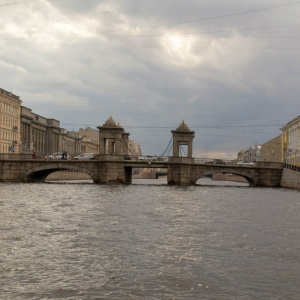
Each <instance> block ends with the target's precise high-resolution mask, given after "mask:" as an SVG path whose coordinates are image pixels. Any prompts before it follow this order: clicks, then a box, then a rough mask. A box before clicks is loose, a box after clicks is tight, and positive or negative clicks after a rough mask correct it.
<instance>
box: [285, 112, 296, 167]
mask: <svg viewBox="0 0 300 300" xmlns="http://www.w3.org/2000/svg"><path fill="white" fill-rule="evenodd" d="M281 130H282V136H283V138H282V139H283V151H284V162H286V163H288V164H292V165H296V166H300V116H298V117H296V118H294V119H293V120H291V121H290V122H288V123H287V124H286V125H285V126H283V127H282V129H281Z"/></svg>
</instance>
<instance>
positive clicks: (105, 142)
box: [97, 116, 132, 183]
mask: <svg viewBox="0 0 300 300" xmlns="http://www.w3.org/2000/svg"><path fill="white" fill-rule="evenodd" d="M97 128H98V129H99V160H101V168H100V171H99V174H98V177H99V183H129V182H131V176H132V175H131V169H130V170H129V169H128V170H127V169H125V168H124V156H123V153H127V151H128V139H129V133H127V132H125V131H124V128H123V127H122V126H120V124H117V123H116V122H115V121H114V119H113V118H112V116H110V117H109V119H107V120H106V122H105V123H104V124H103V125H102V126H98V127H97Z"/></svg>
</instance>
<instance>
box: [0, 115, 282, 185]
mask: <svg viewBox="0 0 300 300" xmlns="http://www.w3.org/2000/svg"><path fill="white" fill-rule="evenodd" d="M98 128H99V154H98V155H97V158H96V159H95V160H89V161H78V160H53V161H52V160H45V159H21V158H20V159H8V158H6V159H1V157H0V182H44V181H45V180H46V178H47V176H48V175H49V174H51V173H53V172H56V171H63V170H71V171H78V172H83V173H86V174H88V175H89V176H90V177H91V178H92V180H93V182H94V183H98V184H111V183H113V184H115V183H123V184H130V183H131V182H132V168H166V169H167V176H168V179H167V180H168V184H170V185H172V184H176V185H194V184H196V182H197V180H198V179H200V178H201V177H204V176H208V175H212V174H215V173H225V174H228V173H229V174H235V175H239V176H242V177H244V178H246V179H247V181H248V182H249V184H250V185H251V186H279V185H280V180H281V173H282V170H283V166H282V164H280V163H277V164H276V163H275V164H271V163H258V164H257V165H256V166H255V167H243V166H237V165H214V164H209V165H208V164H199V163H195V160H194V158H192V142H193V138H194V131H191V130H190V129H189V128H188V126H187V125H186V124H185V122H184V121H183V122H182V123H181V124H180V125H179V126H178V128H177V129H176V130H173V131H171V132H172V137H173V155H172V156H170V157H169V158H168V161H163V162H159V161H155V162H148V161H131V160H124V156H123V155H122V153H128V152H127V150H128V149H126V145H127V147H128V137H129V133H126V132H125V131H124V129H123V128H122V127H121V126H120V125H117V124H116V122H115V121H114V120H113V119H112V117H110V118H109V119H108V120H107V121H106V122H105V124H103V126H100V127H98ZM182 145H184V146H187V153H186V155H185V156H184V157H182V156H181V151H180V147H181V146H182Z"/></svg>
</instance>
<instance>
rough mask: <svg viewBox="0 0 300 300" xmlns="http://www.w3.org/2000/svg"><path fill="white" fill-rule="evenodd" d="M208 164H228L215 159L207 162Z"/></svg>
mask: <svg viewBox="0 0 300 300" xmlns="http://www.w3.org/2000/svg"><path fill="white" fill-rule="evenodd" d="M205 163H206V164H217V165H226V162H225V161H224V160H222V159H213V160H211V161H207V162H205Z"/></svg>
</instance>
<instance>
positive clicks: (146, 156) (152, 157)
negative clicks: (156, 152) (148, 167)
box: [138, 155, 157, 161]
mask: <svg viewBox="0 0 300 300" xmlns="http://www.w3.org/2000/svg"><path fill="white" fill-rule="evenodd" d="M138 160H148V161H153V160H157V157H156V156H153V155H143V156H140V157H139V158H138Z"/></svg>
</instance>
